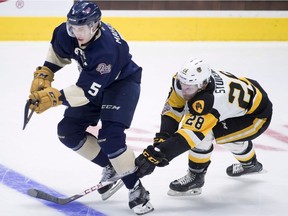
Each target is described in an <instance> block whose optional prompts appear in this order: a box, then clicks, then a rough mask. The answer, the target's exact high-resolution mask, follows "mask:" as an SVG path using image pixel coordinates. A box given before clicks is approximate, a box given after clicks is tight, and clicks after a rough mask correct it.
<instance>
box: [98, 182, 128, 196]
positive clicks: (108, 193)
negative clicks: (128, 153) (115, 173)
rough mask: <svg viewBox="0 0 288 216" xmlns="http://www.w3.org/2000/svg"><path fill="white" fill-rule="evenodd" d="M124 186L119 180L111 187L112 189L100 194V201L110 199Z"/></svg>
mask: <svg viewBox="0 0 288 216" xmlns="http://www.w3.org/2000/svg"><path fill="white" fill-rule="evenodd" d="M123 185H124V183H123V181H122V180H121V179H120V180H119V181H118V182H117V183H116V184H114V185H113V187H112V188H111V189H110V190H108V191H106V192H105V193H103V194H101V198H102V200H107V199H108V198H110V197H111V196H112V195H113V194H115V193H116V192H117V191H118V190H119V189H120V188H121V187H122V186H123Z"/></svg>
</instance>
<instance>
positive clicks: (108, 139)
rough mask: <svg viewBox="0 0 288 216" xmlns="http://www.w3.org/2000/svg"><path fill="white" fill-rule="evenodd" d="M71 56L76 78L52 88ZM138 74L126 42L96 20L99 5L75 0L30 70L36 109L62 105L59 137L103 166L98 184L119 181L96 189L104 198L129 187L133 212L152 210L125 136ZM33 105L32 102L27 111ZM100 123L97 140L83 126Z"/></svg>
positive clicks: (135, 97) (136, 94) (134, 103)
mask: <svg viewBox="0 0 288 216" xmlns="http://www.w3.org/2000/svg"><path fill="white" fill-rule="evenodd" d="M71 60H75V61H76V62H77V64H78V69H79V72H80V73H79V78H78V80H77V81H76V83H75V84H72V85H71V86H69V87H67V88H63V89H61V90H58V89H55V88H53V87H52V86H51V83H52V81H53V80H54V74H55V73H56V72H57V71H59V70H60V69H61V68H63V67H64V66H65V65H67V64H70V63H71ZM74 73H75V71H74ZM141 73H142V68H141V67H139V66H138V65H137V64H136V63H135V62H134V61H133V60H132V56H131V54H130V53H129V46H128V44H127V42H126V41H125V40H124V39H123V38H122V37H121V36H120V34H119V33H118V32H117V31H116V30H115V29H114V28H113V27H112V26H111V25H109V24H106V23H103V22H102V21H101V11H100V9H99V7H98V6H97V5H96V4H95V3H94V2H89V1H79V2H76V3H75V4H74V5H73V6H72V8H71V9H70V11H69V13H68V14H67V21H66V22H64V23H62V24H60V25H59V26H58V27H56V28H55V30H54V32H53V37H52V40H51V44H50V47H49V50H48V54H47V57H46V60H45V62H44V64H43V66H39V67H37V69H36V71H35V72H34V80H33V82H32V85H31V90H30V92H31V94H30V96H29V98H30V99H31V101H33V102H36V101H37V102H38V105H37V107H36V109H35V111H36V112H37V113H42V112H44V111H46V110H47V109H49V108H51V107H55V106H58V105H61V104H62V105H65V106H67V109H66V110H65V112H64V117H63V119H62V120H61V121H60V122H59V124H58V137H59V139H60V141H61V142H62V143H63V144H64V145H65V146H67V147H68V148H70V149H72V150H73V151H75V152H76V153H78V154H80V155H81V156H83V157H84V158H86V159H88V160H90V161H92V162H93V163H95V164H97V165H99V166H100V167H103V176H102V179H101V182H104V181H106V180H109V179H111V178H113V179H117V178H118V179H119V180H118V181H115V182H114V183H113V184H110V185H108V186H106V187H104V188H101V189H99V190H98V191H99V193H100V194H101V195H102V199H103V200H105V199H107V198H109V197H110V196H111V195H112V194H113V193H114V192H116V191H117V190H118V189H119V188H120V187H121V185H123V182H124V184H125V186H126V187H127V188H128V189H129V207H130V208H131V209H133V211H134V212H135V213H136V214H145V213H148V212H150V211H152V210H153V207H152V205H151V204H150V202H149V192H148V191H146V190H145V188H144V187H143V186H142V184H141V182H140V180H139V178H138V176H137V175H136V172H135V171H136V167H135V163H134V160H135V155H134V152H133V151H132V150H131V149H129V148H128V147H127V145H126V135H125V130H126V129H127V128H129V127H130V125H131V121H132V119H133V115H134V111H135V109H136V106H137V103H138V99H139V95H140V83H141ZM34 106H35V105H33V104H31V106H30V109H33V108H34ZM99 121H101V129H100V130H99V132H98V138H96V137H95V136H93V135H92V134H90V133H88V132H87V131H86V129H87V127H89V126H91V125H92V126H95V125H97V124H98V122H99ZM121 179H122V180H121ZM122 181H123V182H122Z"/></svg>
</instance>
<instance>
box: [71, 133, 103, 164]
mask: <svg viewBox="0 0 288 216" xmlns="http://www.w3.org/2000/svg"><path fill="white" fill-rule="evenodd" d="M73 150H74V151H75V152H77V153H78V154H80V155H81V156H82V157H84V158H86V159H88V160H90V161H92V160H93V159H95V158H96V157H97V155H98V154H99V152H100V151H101V148H100V146H99V144H98V142H97V138H96V137H94V136H93V135H91V134H89V133H87V135H86V138H85V139H84V140H82V141H81V142H80V143H79V144H78V146H76V147H75V148H74V149H73Z"/></svg>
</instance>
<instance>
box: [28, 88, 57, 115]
mask: <svg viewBox="0 0 288 216" xmlns="http://www.w3.org/2000/svg"><path fill="white" fill-rule="evenodd" d="M60 96H61V93H60V92H59V91H58V90H57V89H55V88H52V87H48V88H45V89H44V90H41V91H36V92H34V93H32V94H30V96H29V98H30V99H31V100H32V101H37V102H38V106H37V107H36V109H35V112H36V113H42V112H44V111H45V110H47V109H49V108H50V107H55V106H58V105H60V104H62V101H61V100H59V97H60ZM29 108H30V109H31V110H32V109H33V108H34V105H33V104H31V105H30V107H29Z"/></svg>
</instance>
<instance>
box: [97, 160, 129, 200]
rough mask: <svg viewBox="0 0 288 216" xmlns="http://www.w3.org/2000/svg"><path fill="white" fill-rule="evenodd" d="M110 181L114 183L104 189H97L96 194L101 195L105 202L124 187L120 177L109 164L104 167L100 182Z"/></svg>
mask: <svg viewBox="0 0 288 216" xmlns="http://www.w3.org/2000/svg"><path fill="white" fill-rule="evenodd" d="M111 179H113V180H115V181H114V182H113V183H111V184H109V185H107V186H105V187H102V188H100V189H98V193H99V194H101V198H102V200H107V199H108V198H109V197H111V196H112V195H113V194H114V193H116V192H117V191H118V190H119V189H120V188H121V187H122V186H123V185H124V183H123V181H122V180H121V176H119V175H118V174H117V172H116V171H115V169H114V168H113V166H112V165H111V164H109V165H107V166H106V167H104V169H103V171H102V178H101V181H100V182H105V181H110V180H111Z"/></svg>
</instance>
